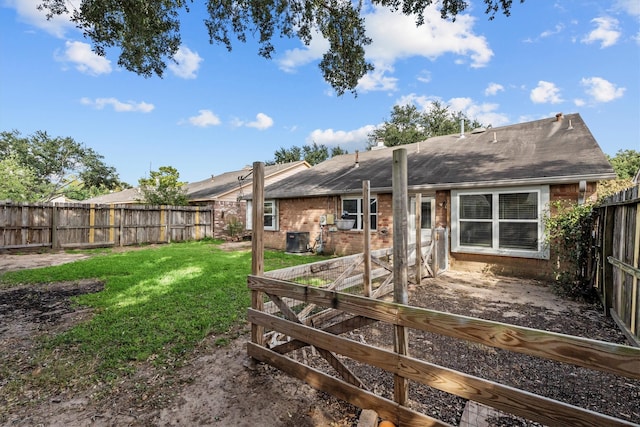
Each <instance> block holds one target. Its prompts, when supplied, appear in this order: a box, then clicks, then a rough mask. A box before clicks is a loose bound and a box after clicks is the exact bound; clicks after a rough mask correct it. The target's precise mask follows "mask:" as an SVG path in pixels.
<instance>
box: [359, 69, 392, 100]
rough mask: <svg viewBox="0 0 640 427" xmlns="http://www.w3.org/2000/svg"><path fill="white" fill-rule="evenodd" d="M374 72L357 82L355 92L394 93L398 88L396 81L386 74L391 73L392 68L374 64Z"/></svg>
mask: <svg viewBox="0 0 640 427" xmlns="http://www.w3.org/2000/svg"><path fill="white" fill-rule="evenodd" d="M374 66H375V70H373V71H372V72H370V73H368V74H366V75H364V76H363V77H362V78H361V79H360V81H359V82H358V86H357V87H356V90H358V91H360V92H363V93H364V92H371V91H374V90H381V91H394V90H396V89H397V88H398V79H397V78H395V77H389V76H387V75H385V74H386V73H388V72H389V73H392V72H393V67H391V66H388V65H385V64H383V63H380V64H374Z"/></svg>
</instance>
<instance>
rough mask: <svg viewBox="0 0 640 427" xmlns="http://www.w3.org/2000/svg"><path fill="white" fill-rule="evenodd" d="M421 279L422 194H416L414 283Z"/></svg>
mask: <svg viewBox="0 0 640 427" xmlns="http://www.w3.org/2000/svg"><path fill="white" fill-rule="evenodd" d="M421 281H422V194H420V193H418V194H416V285H419V284H420V282H421Z"/></svg>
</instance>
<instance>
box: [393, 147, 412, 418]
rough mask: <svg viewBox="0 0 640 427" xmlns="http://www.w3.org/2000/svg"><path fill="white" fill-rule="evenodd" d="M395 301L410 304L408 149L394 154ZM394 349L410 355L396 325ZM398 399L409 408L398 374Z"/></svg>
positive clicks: (406, 388) (401, 329)
mask: <svg viewBox="0 0 640 427" xmlns="http://www.w3.org/2000/svg"><path fill="white" fill-rule="evenodd" d="M392 189H393V203H392V204H393V301H394V302H396V303H399V304H405V305H406V304H407V303H408V302H409V297H408V294H407V270H408V267H407V264H408V262H407V223H408V220H407V216H408V215H407V208H408V207H409V204H408V203H409V202H408V196H407V149H406V148H398V149H396V150H394V151H393V175H392ZM394 331H395V333H394V343H393V346H394V350H395V352H396V353H398V354H401V355H408V354H409V342H408V340H407V329H406V327H404V326H401V325H397V324H396V325H394ZM393 389H394V400H395V402H396V403H397V404H399V405H402V406H405V405H406V403H407V400H408V394H409V383H408V382H407V379H406V378H404V377H402V376H400V375H394V387H393Z"/></svg>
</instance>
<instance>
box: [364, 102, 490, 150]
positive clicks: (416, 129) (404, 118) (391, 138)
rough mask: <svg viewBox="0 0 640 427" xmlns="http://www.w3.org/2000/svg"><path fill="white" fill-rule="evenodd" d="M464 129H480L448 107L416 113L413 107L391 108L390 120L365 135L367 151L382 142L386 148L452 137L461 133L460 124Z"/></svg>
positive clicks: (436, 105)
mask: <svg viewBox="0 0 640 427" xmlns="http://www.w3.org/2000/svg"><path fill="white" fill-rule="evenodd" d="M461 120H464V125H465V129H473V128H477V127H480V126H482V125H481V124H480V123H479V122H478V121H477V120H473V121H472V120H469V118H467V117H466V116H465V115H464V114H463V113H462V112H461V111H458V112H455V113H454V112H451V111H450V110H449V107H448V106H446V105H443V104H442V103H440V102H438V101H434V102H432V103H431V105H430V106H429V108H428V109H426V110H424V111H418V108H417V107H416V106H415V105H394V106H393V111H392V112H391V118H390V119H389V120H388V121H385V122H384V123H383V124H382V126H380V127H378V128H376V129H375V130H374V131H373V132H371V133H370V134H369V135H368V139H369V144H368V147H367V148H369V149H370V148H372V147H374V146H376V145H378V142H379V141H383V142H384V145H385V146H387V147H395V146H397V145H404V144H413V143H414V142H418V141H424V140H425V139H427V138H430V137H432V136H439V135H451V134H454V133H457V132H460V121H461Z"/></svg>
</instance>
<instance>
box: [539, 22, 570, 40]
mask: <svg viewBox="0 0 640 427" xmlns="http://www.w3.org/2000/svg"><path fill="white" fill-rule="evenodd" d="M562 30H564V25H562V24H556V26H555V28H554V29H553V30H546V31H543V32H542V33H540V38H546V37H551V36H553V35H555V34H559V33H561V32H562Z"/></svg>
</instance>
